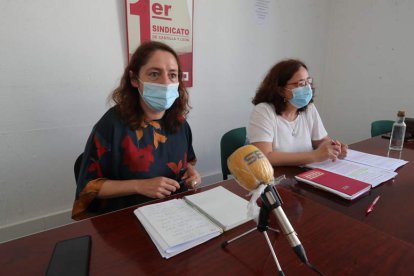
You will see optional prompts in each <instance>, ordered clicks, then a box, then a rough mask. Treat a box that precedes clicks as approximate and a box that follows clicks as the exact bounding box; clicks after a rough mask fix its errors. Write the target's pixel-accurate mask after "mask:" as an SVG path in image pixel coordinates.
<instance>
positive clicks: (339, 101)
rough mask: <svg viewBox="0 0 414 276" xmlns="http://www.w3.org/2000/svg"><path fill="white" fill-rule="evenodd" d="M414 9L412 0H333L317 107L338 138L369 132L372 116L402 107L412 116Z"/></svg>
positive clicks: (361, 136) (365, 135)
mask: <svg viewBox="0 0 414 276" xmlns="http://www.w3.org/2000/svg"><path fill="white" fill-rule="evenodd" d="M413 12H414V1H408V0H375V1H374V0H372V1H371V0H364V1H360V0H351V1H340V0H336V1H333V3H332V4H331V7H330V8H329V32H328V38H327V41H326V47H327V48H326V49H327V52H326V55H325V56H324V60H325V62H324V64H325V71H324V74H323V81H324V83H323V85H322V89H321V90H322V93H321V94H322V95H321V96H322V97H320V98H318V103H319V105H318V107H319V109H320V110H321V112H322V113H323V115H324V116H323V117H324V118H323V119H324V123H325V126H326V127H327V129H328V132H330V134H331V135H332V136H334V137H335V138H338V139H342V140H344V141H346V142H347V143H353V142H357V141H360V140H362V139H365V138H369V137H370V123H371V121H373V120H379V119H392V120H394V119H396V116H397V111H398V110H399V109H402V110H405V111H406V114H407V116H408V117H411V118H413V117H414V109H413V106H414V92H413V91H414V81H413V64H414V55H413V49H414V37H413V26H414V17H413V16H412V15H413ZM321 98H322V99H321ZM385 150H386V149H384V151H385Z"/></svg>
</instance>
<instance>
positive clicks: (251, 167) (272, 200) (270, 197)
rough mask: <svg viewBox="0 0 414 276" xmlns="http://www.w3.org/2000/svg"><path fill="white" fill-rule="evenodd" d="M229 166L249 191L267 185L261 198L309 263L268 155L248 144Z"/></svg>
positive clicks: (300, 256)
mask: <svg viewBox="0 0 414 276" xmlns="http://www.w3.org/2000/svg"><path fill="white" fill-rule="evenodd" d="M227 167H228V168H229V171H230V172H231V174H232V175H233V176H234V178H235V179H236V181H237V182H238V184H239V185H240V186H242V187H243V188H244V189H246V190H248V191H253V190H256V189H257V188H259V186H260V185H267V187H266V188H265V190H264V193H263V194H262V196H261V198H262V200H263V202H264V204H267V206H269V207H270V208H271V210H272V212H273V214H274V215H275V216H276V219H277V222H278V224H279V226H280V228H281V230H282V232H283V234H284V235H285V236H286V238H287V239H288V241H289V244H290V246H291V247H292V248H293V251H294V252H295V253H296V255H297V256H298V257H299V259H300V260H301V261H302V262H304V263H305V264H309V261H308V259H307V257H306V253H305V249H304V248H303V246H302V244H301V242H300V241H299V238H298V236H297V234H296V232H295V230H294V229H293V227H292V225H291V224H290V222H289V219H288V218H287V216H286V214H285V212H284V211H283V209H282V207H281V204H282V200H281V198H280V195H279V193H278V192H277V190H276V188H275V187H274V186H273V185H269V184H273V183H274V176H273V166H272V165H271V164H270V162H269V160H267V158H266V156H264V154H263V153H262V152H261V151H260V150H259V149H258V148H257V147H255V146H253V145H246V146H243V147H241V148H239V149H237V150H236V151H235V152H233V153H232V154H231V155H230V157H229V158H228V159H227Z"/></svg>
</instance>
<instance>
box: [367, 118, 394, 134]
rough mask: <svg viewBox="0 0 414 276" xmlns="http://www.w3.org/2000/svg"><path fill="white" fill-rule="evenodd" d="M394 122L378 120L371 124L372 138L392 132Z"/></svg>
mask: <svg viewBox="0 0 414 276" xmlns="http://www.w3.org/2000/svg"><path fill="white" fill-rule="evenodd" d="M393 123H394V121H392V120H378V121H374V122H372V123H371V137H374V136H378V135H381V134H384V133H388V132H391V130H392V124H393Z"/></svg>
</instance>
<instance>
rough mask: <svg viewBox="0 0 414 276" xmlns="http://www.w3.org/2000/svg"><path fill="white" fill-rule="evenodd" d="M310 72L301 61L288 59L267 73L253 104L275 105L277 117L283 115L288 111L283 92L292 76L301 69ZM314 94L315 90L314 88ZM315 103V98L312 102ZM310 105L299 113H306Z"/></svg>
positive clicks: (299, 110)
mask: <svg viewBox="0 0 414 276" xmlns="http://www.w3.org/2000/svg"><path fill="white" fill-rule="evenodd" d="M301 67H303V68H305V69H306V70H308V67H307V66H306V65H305V63H303V62H302V61H300V60H297V59H286V60H282V61H280V62H279V63H277V64H275V65H274V66H273V67H272V68H271V69H270V70H269V72H268V73H267V75H266V77H265V78H264V80H263V81H262V83H261V84H260V86H259V88H258V89H257V91H256V95H255V96H254V98H253V100H252V103H253V104H254V105H258V104H259V103H270V104H273V105H274V107H275V110H276V114H277V115H282V113H283V111H285V110H286V106H287V102H286V99H285V98H284V97H283V96H282V91H283V89H285V86H286V85H287V82H288V81H289V80H290V79H291V78H292V76H293V75H294V74H295V73H296V72H297V71H298V70H299V69H300V68H301ZM312 90H313V92H315V89H314V88H313V87H312ZM310 102H311V103H312V102H313V96H312V99H311V101H310ZM307 107H308V105H306V106H304V107H302V108H300V109H298V112H302V111H305V110H306V109H307Z"/></svg>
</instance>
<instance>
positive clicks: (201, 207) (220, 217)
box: [134, 186, 251, 258]
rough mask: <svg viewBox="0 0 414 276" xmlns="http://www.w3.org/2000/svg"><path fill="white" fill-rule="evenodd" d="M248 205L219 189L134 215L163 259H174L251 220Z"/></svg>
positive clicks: (151, 206) (140, 208) (150, 208)
mask: <svg viewBox="0 0 414 276" xmlns="http://www.w3.org/2000/svg"><path fill="white" fill-rule="evenodd" d="M247 204H248V201H247V200H245V199H243V198H241V197H239V196H238V195H236V194H234V193H232V192H230V191H229V190H227V189H225V188H223V187H221V186H219V187H216V188H214V189H211V190H208V191H205V192H201V193H197V194H194V195H189V196H186V197H184V199H172V200H169V201H165V202H161V203H156V204H151V205H146V206H143V207H139V208H137V209H136V210H135V211H134V213H135V215H136V216H137V218H138V219H139V220H140V222H141V223H142V225H143V226H144V228H145V230H146V231H147V232H148V234H149V236H150V237H151V239H152V241H153V242H154V244H155V246H156V247H157V249H158V251H159V252H160V254H161V256H163V257H164V258H170V257H172V256H174V255H177V254H178V253H181V252H183V251H185V250H187V249H190V248H192V247H194V246H196V245H199V244H201V243H203V242H206V241H208V240H209V239H212V238H214V237H216V236H218V235H220V234H221V233H223V231H226V230H229V229H231V228H234V227H236V226H238V225H240V224H242V223H244V222H247V221H249V220H250V219H251V218H249V217H248V216H247Z"/></svg>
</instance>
